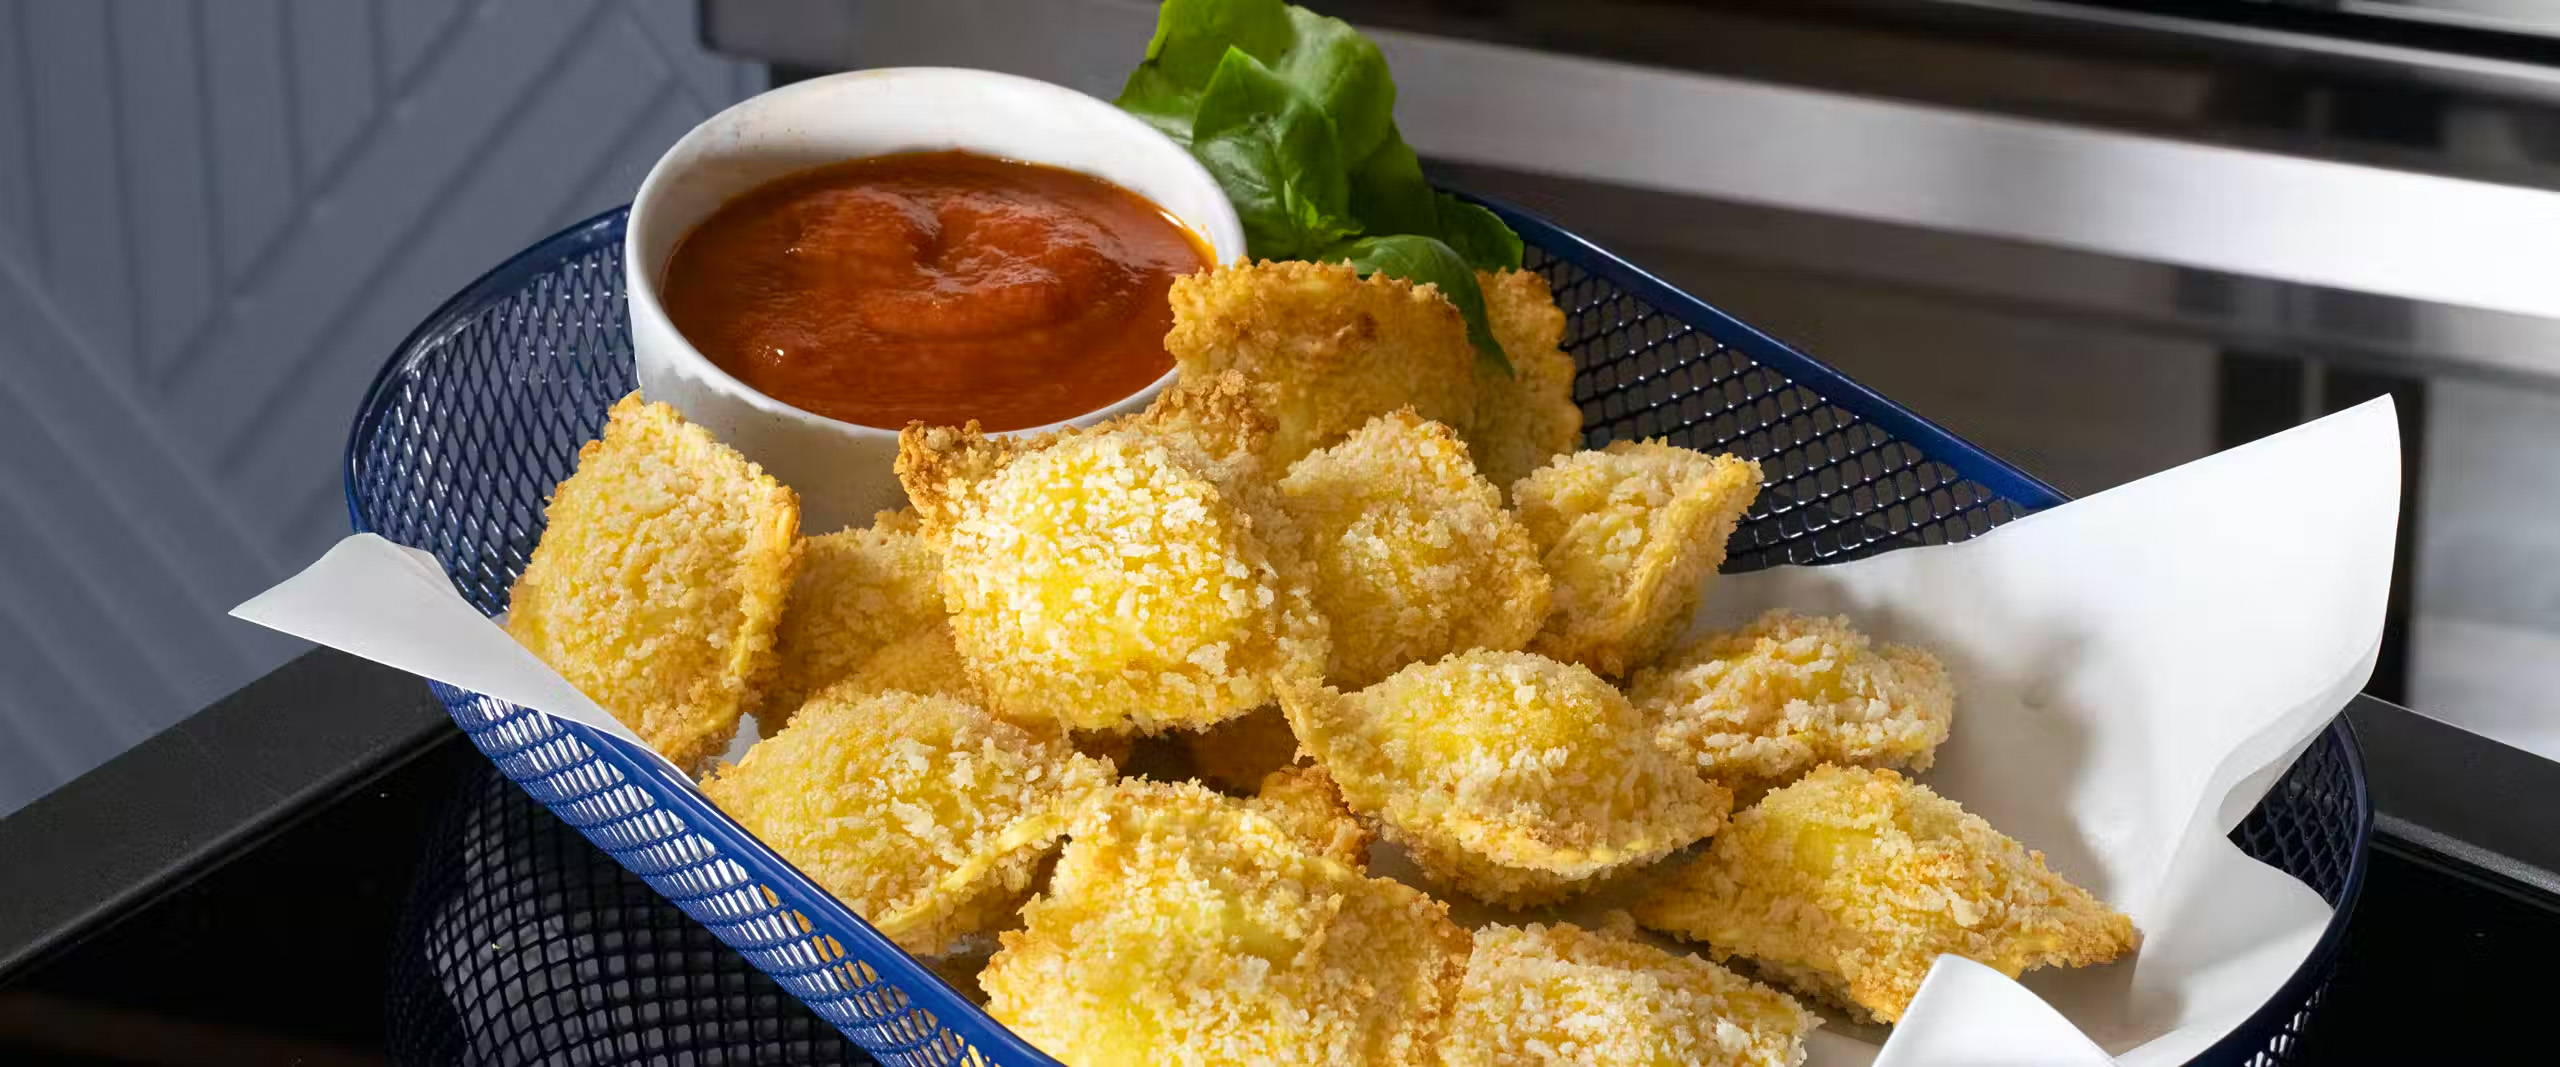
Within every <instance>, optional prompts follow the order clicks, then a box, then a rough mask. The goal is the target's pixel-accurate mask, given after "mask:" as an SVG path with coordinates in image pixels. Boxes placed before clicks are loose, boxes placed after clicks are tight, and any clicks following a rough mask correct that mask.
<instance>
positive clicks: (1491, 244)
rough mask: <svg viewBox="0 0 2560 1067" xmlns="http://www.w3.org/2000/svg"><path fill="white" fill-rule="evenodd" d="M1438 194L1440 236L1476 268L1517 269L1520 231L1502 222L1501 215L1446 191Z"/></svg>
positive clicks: (1520, 250)
mask: <svg viewBox="0 0 2560 1067" xmlns="http://www.w3.org/2000/svg"><path fill="white" fill-rule="evenodd" d="M1436 195H1437V196H1438V198H1439V221H1440V226H1439V229H1438V231H1437V232H1438V233H1439V234H1440V239H1441V240H1443V241H1446V242H1448V243H1449V247H1450V248H1453V249H1456V250H1457V252H1458V255H1460V256H1462V257H1465V259H1466V261H1467V262H1468V263H1469V264H1471V265H1473V266H1474V267H1475V268H1476V269H1477V270H1518V269H1519V268H1520V255H1521V252H1522V248H1521V245H1520V235H1519V234H1516V233H1513V232H1511V227H1509V226H1506V225H1503V222H1502V216H1500V215H1496V214H1494V213H1493V212H1492V211H1489V210H1487V209H1485V208H1484V207H1483V206H1481V205H1477V204H1470V203H1468V202H1466V201H1464V200H1460V199H1458V198H1457V197H1454V196H1451V195H1449V194H1447V193H1439V194H1436Z"/></svg>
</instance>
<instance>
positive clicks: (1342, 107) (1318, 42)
mask: <svg viewBox="0 0 2560 1067" xmlns="http://www.w3.org/2000/svg"><path fill="white" fill-rule="evenodd" d="M1288 17H1289V29H1290V39H1289V44H1288V46H1287V47H1286V48H1284V49H1283V50H1281V51H1280V52H1279V53H1278V54H1276V55H1263V54H1261V53H1259V52H1254V51H1253V49H1251V48H1247V49H1245V51H1246V52H1248V53H1252V55H1253V57H1254V58H1255V59H1259V60H1262V61H1263V62H1265V63H1268V64H1270V65H1271V70H1272V72H1273V73H1275V74H1278V75H1279V76H1280V80H1282V81H1285V82H1288V83H1289V84H1290V85H1291V86H1292V87H1294V88H1296V89H1297V90H1298V91H1299V92H1301V93H1304V94H1306V97H1307V99H1308V100H1310V101H1312V102H1314V104H1315V105H1316V109H1317V110H1319V111H1322V112H1324V114H1325V117H1326V118H1328V119H1332V120H1333V132H1334V136H1335V137H1336V138H1337V139H1338V140H1339V142H1340V144H1341V148H1342V158H1343V160H1344V161H1345V162H1349V161H1352V160H1357V159H1362V158H1365V157H1367V156H1368V154H1369V153H1370V152H1373V151H1375V150H1377V147H1378V144H1379V143H1380V142H1381V141H1383V140H1385V139H1386V137H1387V134H1388V131H1389V130H1391V129H1392V128H1393V127H1394V124H1395V112H1396V83H1395V80H1394V79H1392V78H1390V77H1388V76H1387V57H1386V56H1384V55H1382V54H1380V53H1379V51H1378V45H1377V42H1374V41H1371V40H1370V39H1368V38H1366V37H1363V36H1361V35H1360V31H1358V30H1355V29H1352V28H1351V24H1350V23H1348V22H1344V21H1342V20H1341V19H1337V18H1327V17H1325V16H1323V15H1319V14H1316V13H1315V12H1313V11H1309V10H1307V9H1305V8H1303V7H1298V6H1296V5H1289V15H1288Z"/></svg>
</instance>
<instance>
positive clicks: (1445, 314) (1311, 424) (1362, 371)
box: [1164, 260, 1476, 469]
mask: <svg viewBox="0 0 2560 1067" xmlns="http://www.w3.org/2000/svg"><path fill="white" fill-rule="evenodd" d="M1170 299H1171V301H1172V303H1173V329H1172V331H1171V332H1169V333H1167V334H1165V339H1164V345H1165V350H1166V351H1169V352H1171V353H1173V358H1174V363H1175V365H1176V366H1178V367H1180V368H1181V369H1182V374H1183V377H1184V378H1186V379H1189V378H1193V377H1196V376H1204V375H1215V374H1218V373H1220V372H1225V371H1240V372H1242V373H1243V375H1244V377H1245V378H1246V379H1247V380H1249V381H1251V382H1253V383H1254V384H1255V385H1256V386H1257V387H1258V388H1260V389H1262V390H1263V391H1264V395H1265V396H1266V398H1267V400H1268V402H1269V404H1270V408H1271V412H1272V415H1273V416H1274V418H1275V420H1276V425H1275V426H1274V429H1273V433H1272V435H1271V441H1270V454H1269V460H1270V462H1271V463H1273V464H1274V465H1275V469H1278V468H1285V467H1286V466H1287V465H1288V464H1290V463H1294V462H1296V461H1297V459H1298V457H1300V456H1303V455H1306V454H1307V453H1308V452H1311V451H1314V450H1315V449H1318V448H1322V447H1324V446H1325V445H1328V444H1332V443H1333V442H1334V440H1336V439H1337V438H1340V437H1341V436H1342V435H1344V434H1347V433H1350V432H1351V431H1352V430H1354V429H1356V428H1358V427H1359V425H1360V424H1361V423H1364V422H1367V421H1368V420H1369V419H1370V417H1371V416H1374V415H1380V414H1384V413H1386V412H1389V411H1393V410H1395V409H1397V408H1403V407H1410V408H1412V409H1413V410H1414V411H1415V412H1416V413H1418V414H1420V415H1421V416H1422V417H1423V418H1426V419H1432V420H1435V421H1438V422H1442V423H1446V424H1449V425H1452V426H1458V427H1465V426H1467V425H1468V424H1469V422H1470V420H1471V419H1472V418H1473V417H1474V414H1475V406H1476V369H1475V363H1476V354H1475V348H1474V346H1473V345H1471V344H1470V343H1468V341H1467V327H1466V322H1465V321H1464V320H1463V319H1461V318H1459V317H1458V309H1457V306H1456V305H1454V304H1451V303H1450V302H1449V301H1448V300H1447V299H1446V298H1444V297H1442V296H1441V295H1440V290H1439V288H1438V287H1436V286H1428V285H1425V286H1416V285H1414V284H1413V283H1411V282H1407V281H1404V280H1401V279H1397V278H1390V277H1387V276H1386V275H1385V274H1383V273H1381V274H1373V275H1370V276H1369V277H1368V278H1366V279H1363V278H1361V277H1360V274H1359V272H1358V271H1355V270H1353V269H1352V268H1351V267H1350V265H1348V264H1343V263H1303V262H1272V261H1268V260H1266V261H1263V262H1261V263H1253V264H1242V265H1235V266H1226V267H1220V268H1218V269H1216V270H1213V271H1208V272H1205V273H1200V274H1193V275H1189V276H1186V277H1181V278H1176V279H1174V282H1173V290H1172V293H1171V295H1170Z"/></svg>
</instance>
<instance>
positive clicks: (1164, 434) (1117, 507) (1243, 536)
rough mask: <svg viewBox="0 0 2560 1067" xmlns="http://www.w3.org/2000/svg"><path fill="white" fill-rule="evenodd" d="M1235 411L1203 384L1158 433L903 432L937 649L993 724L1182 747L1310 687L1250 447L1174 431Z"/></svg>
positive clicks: (1118, 428)
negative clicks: (941, 629) (937, 627)
mask: <svg viewBox="0 0 2560 1067" xmlns="http://www.w3.org/2000/svg"><path fill="white" fill-rule="evenodd" d="M1242 395H1243V394H1241V393H1240V392H1237V391H1236V390H1235V389H1234V388H1233V387H1232V386H1231V385H1228V386H1225V387H1221V386H1220V384H1219V383H1215V382H1213V383H1210V384H1209V385H1206V386H1203V387H1201V390H1200V391H1199V392H1186V393H1184V394H1183V396H1182V397H1181V398H1178V399H1176V400H1173V401H1168V402H1166V404H1165V405H1164V406H1163V407H1162V408H1161V409H1159V410H1160V411H1161V412H1162V413H1163V414H1162V416H1161V418H1160V419H1148V420H1140V421H1138V422H1135V423H1132V422H1120V423H1117V424H1114V425H1110V426H1106V427H1101V428H1096V429H1093V430H1086V431H1071V432H1066V433H1060V434H1055V435H1050V436H1048V437H1045V438H1042V439H1038V440H1036V441H1032V442H1029V443H1027V444H1026V443H1022V442H1014V441H1010V440H1008V441H1007V443H1004V444H1001V445H996V444H993V443H991V442H990V441H989V440H988V439H985V438H983V437H981V436H979V435H976V434H974V433H971V432H969V431H960V432H958V433H956V434H951V433H943V432H939V431H933V430H926V429H922V428H910V429H909V430H908V431H907V434H906V436H905V437H904V438H903V440H902V442H901V444H902V451H901V452H900V456H899V465H900V471H901V477H902V478H903V479H904V480H905V481H906V482H907V484H908V490H909V492H910V494H912V495H913V496H914V498H915V501H916V505H917V511H918V513H919V514H920V515H921V516H922V519H923V525H924V529H925V532H926V534H927V536H928V537H930V538H932V539H933V540H934V541H935V542H936V543H937V544H938V545H939V546H940V547H941V548H942V550H943V552H944V567H943V571H942V593H943V600H944V603H945V604H946V606H948V607H949V608H950V609H951V612H952V615H951V628H952V636H953V639H954V643H955V644H956V645H957V646H958V648H959V651H960V655H961V657H962V659H963V660H965V661H966V662H967V663H968V665H969V672H970V676H971V677H972V678H973V679H974V680H975V681H976V683H977V685H978V688H979V690H980V691H981V692H983V693H984V694H985V696H986V699H987V700H988V701H989V703H990V704H991V705H992V706H993V708H994V709H995V710H996V711H997V712H998V713H1000V714H1003V715H1005V716H1007V717H1010V718H1014V719H1017V720H1021V721H1045V722H1054V723H1057V724H1059V725H1062V726H1065V727H1069V728H1074V729H1083V730H1137V731H1140V732H1145V733H1154V732H1158V731H1162V730H1165V729H1170V728H1189V729H1196V728H1199V727H1203V726H1207V725H1210V724H1212V723H1216V722H1219V721H1223V720H1225V719H1228V718H1232V717H1234V716H1237V715H1240V714H1243V713H1244V712H1246V711H1249V710H1251V709H1253V708H1255V707H1258V706H1261V705H1263V704H1266V703H1269V702H1270V701H1271V700H1272V699H1273V697H1274V695H1275V692H1274V688H1273V687H1274V685H1275V684H1276V681H1277V680H1278V679H1280V678H1284V677H1296V676H1305V677H1314V676H1315V675H1316V674H1317V673H1318V672H1319V671H1320V670H1321V669H1322V667H1321V663H1322V658H1323V655H1324V622H1323V619H1322V617H1321V616H1319V615H1317V614H1316V612H1315V610H1314V607H1313V605H1312V604H1311V603H1310V602H1309V599H1308V594H1307V590H1306V582H1305V576H1304V573H1303V568H1302V567H1299V566H1296V565H1294V558H1295V557H1294V555H1293V553H1294V551H1295V549H1296V546H1297V541H1296V538H1295V537H1294V535H1293V534H1291V533H1290V527H1289V524H1288V523H1287V521H1286V519H1285V517H1284V516H1281V515H1280V514H1278V511H1277V508H1276V507H1275V506H1273V505H1272V503H1271V502H1270V500H1269V490H1268V488H1267V486H1264V485H1263V484H1262V482H1261V480H1260V479H1259V478H1258V477H1256V476H1255V474H1256V471H1257V470H1258V466H1257V464H1258V462H1259V460H1258V459H1257V458H1256V457H1254V456H1253V455H1252V454H1251V448H1250V445H1251V441H1252V438H1253V431H1252V430H1251V429H1250V427H1247V428H1246V429H1244V430H1242V431H1236V430H1232V429H1230V430H1224V431H1216V432H1212V430H1211V428H1210V427H1208V426H1206V424H1205V423H1204V424H1203V425H1202V426H1200V427H1199V428H1198V430H1197V432H1194V431H1193V430H1192V429H1191V428H1188V424H1189V423H1190V422H1192V421H1194V420H1196V419H1204V418H1206V417H1207V415H1206V413H1207V412H1209V411H1212V410H1219V409H1220V406H1221V405H1228V404H1231V403H1232V402H1233V401H1235V399H1236V398H1237V397H1240V396H1242ZM986 472H991V473H986ZM982 473H983V474H984V476H983V477H978V476H979V475H980V474H982ZM971 478H976V479H977V480H975V481H971V480H969V479H971Z"/></svg>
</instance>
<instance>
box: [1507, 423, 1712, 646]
mask: <svg viewBox="0 0 2560 1067" xmlns="http://www.w3.org/2000/svg"><path fill="white" fill-rule="evenodd" d="M1759 492H1760V465H1759V464H1757V463H1753V462H1751V461H1750V460H1746V459H1736V458H1734V457H1732V456H1710V455H1707V454H1705V453H1702V452H1693V451H1691V450H1689V449H1686V448H1677V447H1673V446H1671V445H1667V444H1663V443H1661V442H1658V441H1646V442H1641V443H1639V442H1634V441H1618V442H1613V443H1611V444H1610V445H1609V447H1608V448H1606V449H1603V450H1599V451H1591V452H1576V453H1573V454H1572V455H1569V456H1563V457H1560V458H1558V459H1557V460H1555V461H1554V462H1553V463H1549V464H1548V465H1546V466H1544V467H1540V468H1538V469H1537V470H1536V471H1534V472H1532V473H1531V474H1530V475H1529V476H1528V477H1526V478H1522V479H1521V480H1520V482H1519V484H1517V485H1514V486H1513V487H1512V489H1511V499H1512V504H1513V506H1514V507H1516V508H1518V509H1519V514H1520V522H1521V524H1522V525H1524V526H1527V527H1528V528H1529V537H1530V538H1531V539H1532V540H1533V541H1535V542H1536V543H1537V546H1538V552H1539V558H1540V560H1541V561H1542V562H1543V563H1545V565H1546V568H1547V573H1548V574H1549V575H1550V576H1552V577H1553V578H1554V580H1555V607H1554V609H1553V610H1552V611H1551V612H1550V613H1549V614H1548V616H1547V620H1546V626H1545V627H1544V628H1543V629H1542V630H1540V631H1539V633H1538V636H1537V639H1536V640H1534V641H1531V642H1530V644H1529V647H1530V649H1532V650H1533V651H1537V652H1541V653H1544V654H1546V655H1549V656H1553V657H1555V658H1557V659H1561V660H1569V661H1572V662H1575V663H1580V664H1582V665H1583V666H1586V667H1589V668H1591V669H1592V670H1595V671H1598V672H1600V673H1602V674H1605V675H1608V676H1610V677H1612V678H1616V677H1623V676H1625V674H1626V673H1627V672H1628V671H1630V670H1633V669H1635V668H1637V667H1641V666H1644V665H1645V664H1647V663H1650V662H1652V661H1653V659H1654V658H1655V657H1657V656H1659V655H1661V654H1662V652H1663V650H1664V649H1665V648H1667V647H1669V646H1670V644H1671V642H1672V641H1673V640H1674V639H1675V638H1677V637H1678V636H1679V633H1680V631H1681V630H1682V629H1683V628H1684V627H1686V626H1687V625H1688V622H1689V616H1690V614H1691V613H1692V612H1694V611H1696V610H1697V606H1698V598H1699V596H1700V595H1701V593H1702V592H1703V591H1704V588H1705V585H1706V583H1707V582H1708V581H1709V580H1711V579H1713V578H1714V577H1715V572H1716V568H1717V567H1719V566H1722V565H1723V563H1724V551H1725V542H1726V541H1727V540H1728V539H1730V538H1731V537H1732V536H1733V530H1734V526H1735V525H1736V524H1737V523H1738V522H1740V521H1741V519H1742V515H1743V513H1744V512H1745V511H1748V510H1750V508H1751V501H1752V499H1753V498H1755V497H1757V496H1758V495H1759Z"/></svg>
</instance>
